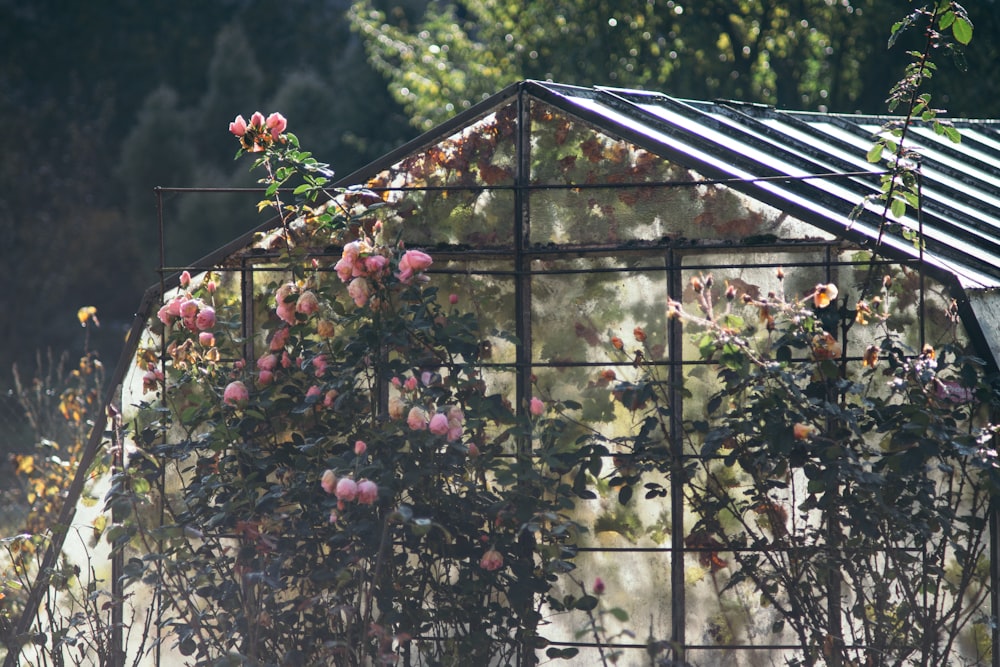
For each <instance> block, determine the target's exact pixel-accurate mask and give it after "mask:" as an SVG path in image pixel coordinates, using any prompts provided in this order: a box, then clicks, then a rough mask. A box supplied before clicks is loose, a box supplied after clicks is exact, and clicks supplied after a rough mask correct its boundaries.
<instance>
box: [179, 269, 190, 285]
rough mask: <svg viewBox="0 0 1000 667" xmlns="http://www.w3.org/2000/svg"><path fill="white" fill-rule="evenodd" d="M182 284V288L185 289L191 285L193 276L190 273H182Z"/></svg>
mask: <svg viewBox="0 0 1000 667" xmlns="http://www.w3.org/2000/svg"><path fill="white" fill-rule="evenodd" d="M180 283H181V287H185V288H186V287H187V286H188V285H190V284H191V274H190V273H189V272H187V271H181V278H180Z"/></svg>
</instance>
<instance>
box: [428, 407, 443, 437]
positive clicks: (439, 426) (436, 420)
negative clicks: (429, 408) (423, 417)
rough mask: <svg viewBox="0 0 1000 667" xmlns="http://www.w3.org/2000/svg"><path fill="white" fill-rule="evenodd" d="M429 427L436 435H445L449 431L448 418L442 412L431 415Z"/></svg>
mask: <svg viewBox="0 0 1000 667" xmlns="http://www.w3.org/2000/svg"><path fill="white" fill-rule="evenodd" d="M428 429H430V432H431V433H433V434H434V435H445V434H446V433H447V432H448V418H447V417H445V416H444V415H443V414H441V413H440V412H439V413H437V414H436V415H434V416H433V417H431V423H430V424H429V425H428Z"/></svg>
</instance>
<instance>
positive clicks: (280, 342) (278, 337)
mask: <svg viewBox="0 0 1000 667" xmlns="http://www.w3.org/2000/svg"><path fill="white" fill-rule="evenodd" d="M291 333H292V332H291V331H290V330H289V329H288V327H281V328H280V329H278V330H277V331H275V332H274V335H273V336H271V343H270V344H269V345H268V348H269V349H270V350H271V351H272V352H277V351H278V350H281V349H284V347H285V343H287V342H288V336H289V335H290V334H291Z"/></svg>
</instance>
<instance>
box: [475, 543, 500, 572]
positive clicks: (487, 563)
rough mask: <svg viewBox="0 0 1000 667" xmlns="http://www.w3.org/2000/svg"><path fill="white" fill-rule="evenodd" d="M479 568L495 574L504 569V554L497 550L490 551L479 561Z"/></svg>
mask: <svg viewBox="0 0 1000 667" xmlns="http://www.w3.org/2000/svg"><path fill="white" fill-rule="evenodd" d="M479 567H481V568H483V569H484V570H486V571H487V572H495V571H496V570H499V569H500V568H501V567H503V554H501V553H500V552H499V551H497V550H496V549H490V550H489V551H487V552H486V553H484V554H483V557H482V558H480V559H479Z"/></svg>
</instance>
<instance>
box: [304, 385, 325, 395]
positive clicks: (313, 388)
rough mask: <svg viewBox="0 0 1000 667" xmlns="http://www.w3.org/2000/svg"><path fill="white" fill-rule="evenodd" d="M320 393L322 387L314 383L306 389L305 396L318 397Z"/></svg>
mask: <svg viewBox="0 0 1000 667" xmlns="http://www.w3.org/2000/svg"><path fill="white" fill-rule="evenodd" d="M322 393H323V390H322V389H320V388H319V387H317V386H316V385H313V386H311V387H309V389H307V390H306V398H319V396H320V394H322Z"/></svg>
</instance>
